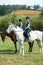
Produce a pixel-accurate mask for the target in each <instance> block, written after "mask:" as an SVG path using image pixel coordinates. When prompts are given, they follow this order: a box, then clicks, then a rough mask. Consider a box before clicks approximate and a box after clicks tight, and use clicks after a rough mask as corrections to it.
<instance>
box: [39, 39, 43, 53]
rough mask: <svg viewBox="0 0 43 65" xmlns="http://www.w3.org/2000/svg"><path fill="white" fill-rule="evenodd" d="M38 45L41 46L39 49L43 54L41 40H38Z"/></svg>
mask: <svg viewBox="0 0 43 65" xmlns="http://www.w3.org/2000/svg"><path fill="white" fill-rule="evenodd" d="M38 45H39V47H40V50H39V51H40V53H42V54H43V44H42V41H40V40H38Z"/></svg>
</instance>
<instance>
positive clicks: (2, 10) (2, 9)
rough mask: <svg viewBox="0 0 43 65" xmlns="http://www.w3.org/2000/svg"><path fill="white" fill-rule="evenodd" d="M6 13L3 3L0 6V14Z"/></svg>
mask: <svg viewBox="0 0 43 65" xmlns="http://www.w3.org/2000/svg"><path fill="white" fill-rule="evenodd" d="M5 14H6V8H5V6H4V5H3V6H2V7H1V8H0V15H1V16H3V15H5Z"/></svg>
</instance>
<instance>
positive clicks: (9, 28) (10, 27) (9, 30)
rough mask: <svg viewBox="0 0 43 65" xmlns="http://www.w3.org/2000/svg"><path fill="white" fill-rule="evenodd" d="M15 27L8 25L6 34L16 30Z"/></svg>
mask: <svg viewBox="0 0 43 65" xmlns="http://www.w3.org/2000/svg"><path fill="white" fill-rule="evenodd" d="M16 28H17V26H16V25H15V24H10V25H9V26H8V29H7V32H8V33H10V32H11V31H12V30H14V31H15V30H16Z"/></svg>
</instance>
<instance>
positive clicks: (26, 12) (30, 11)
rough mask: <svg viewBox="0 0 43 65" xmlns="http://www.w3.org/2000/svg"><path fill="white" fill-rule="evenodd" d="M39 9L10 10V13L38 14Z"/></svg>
mask: <svg viewBox="0 0 43 65" xmlns="http://www.w3.org/2000/svg"><path fill="white" fill-rule="evenodd" d="M40 13H41V11H34V10H16V11H15V12H12V13H11V14H10V15H13V14H15V15H39V14H40Z"/></svg>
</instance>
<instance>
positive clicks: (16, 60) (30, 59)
mask: <svg viewBox="0 0 43 65" xmlns="http://www.w3.org/2000/svg"><path fill="white" fill-rule="evenodd" d="M24 47H25V55H24V56H22V55H20V53H19V44H18V42H17V48H18V52H17V54H14V50H15V47H14V44H13V42H12V41H11V40H10V38H6V40H5V42H2V40H1V38H0V65H43V55H42V54H40V53H39V47H38V45H37V42H35V43H34V46H33V52H32V53H29V52H28V43H26V42H25V43H24Z"/></svg>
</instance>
